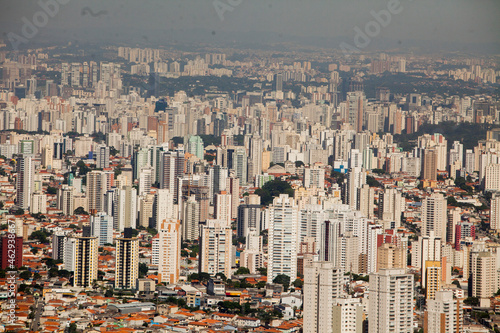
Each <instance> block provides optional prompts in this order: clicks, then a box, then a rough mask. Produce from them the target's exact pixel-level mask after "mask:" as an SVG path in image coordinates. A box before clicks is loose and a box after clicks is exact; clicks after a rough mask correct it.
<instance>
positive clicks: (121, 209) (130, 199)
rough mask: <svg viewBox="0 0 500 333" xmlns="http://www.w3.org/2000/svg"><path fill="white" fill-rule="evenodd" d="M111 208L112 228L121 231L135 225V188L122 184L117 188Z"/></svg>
mask: <svg viewBox="0 0 500 333" xmlns="http://www.w3.org/2000/svg"><path fill="white" fill-rule="evenodd" d="M116 193H117V195H116V197H115V202H114V209H113V213H114V215H113V223H114V229H115V230H117V231H120V232H122V231H123V230H124V229H125V228H133V229H135V228H136V227H137V190H136V189H135V188H133V187H131V186H124V187H122V188H121V189H119V190H117V192H116Z"/></svg>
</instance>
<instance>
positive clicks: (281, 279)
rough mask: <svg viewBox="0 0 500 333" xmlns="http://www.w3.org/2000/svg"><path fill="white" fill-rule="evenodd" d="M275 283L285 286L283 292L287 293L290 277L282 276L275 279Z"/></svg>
mask: <svg viewBox="0 0 500 333" xmlns="http://www.w3.org/2000/svg"><path fill="white" fill-rule="evenodd" d="M273 283H276V284H281V285H282V286H283V290H284V291H287V290H288V287H289V286H290V277H289V276H288V275H285V274H280V275H278V276H276V277H275V278H274V280H273Z"/></svg>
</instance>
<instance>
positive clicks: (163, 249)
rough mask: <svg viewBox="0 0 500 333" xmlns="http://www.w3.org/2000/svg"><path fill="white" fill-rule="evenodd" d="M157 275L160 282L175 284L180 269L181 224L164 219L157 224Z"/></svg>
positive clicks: (173, 220)
mask: <svg viewBox="0 0 500 333" xmlns="http://www.w3.org/2000/svg"><path fill="white" fill-rule="evenodd" d="M158 233H159V235H160V236H159V241H158V247H159V258H158V260H159V262H158V275H159V279H160V281H161V282H166V283H168V284H175V283H177V281H179V275H180V269H181V233H182V230H181V222H180V221H179V220H176V219H165V220H163V221H161V222H159V228H158Z"/></svg>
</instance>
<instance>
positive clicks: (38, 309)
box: [31, 298, 43, 332]
mask: <svg viewBox="0 0 500 333" xmlns="http://www.w3.org/2000/svg"><path fill="white" fill-rule="evenodd" d="M42 312H43V302H42V301H40V299H38V298H37V299H36V301H35V317H34V318H33V321H32V322H31V331H35V332H38V323H39V322H40V317H41V316H42Z"/></svg>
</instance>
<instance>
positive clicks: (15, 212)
mask: <svg viewBox="0 0 500 333" xmlns="http://www.w3.org/2000/svg"><path fill="white" fill-rule="evenodd" d="M13 214H14V215H24V209H22V208H18V209H17V210H15V211H14V212H13Z"/></svg>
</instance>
